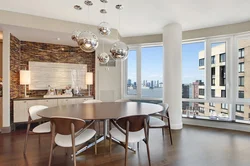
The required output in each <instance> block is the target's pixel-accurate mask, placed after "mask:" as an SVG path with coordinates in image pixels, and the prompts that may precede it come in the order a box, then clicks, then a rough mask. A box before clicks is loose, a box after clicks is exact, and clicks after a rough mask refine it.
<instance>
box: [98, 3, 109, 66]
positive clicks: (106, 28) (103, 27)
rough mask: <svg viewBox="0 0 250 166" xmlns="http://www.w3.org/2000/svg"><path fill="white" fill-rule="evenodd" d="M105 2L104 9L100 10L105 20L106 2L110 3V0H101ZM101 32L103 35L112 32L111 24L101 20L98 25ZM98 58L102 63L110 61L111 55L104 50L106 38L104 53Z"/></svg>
mask: <svg viewBox="0 0 250 166" xmlns="http://www.w3.org/2000/svg"><path fill="white" fill-rule="evenodd" d="M101 2H102V3H103V4H104V9H101V10H100V13H101V14H103V20H105V15H106V14H107V10H106V9H105V4H106V3H108V0H101ZM98 30H99V33H100V34H101V35H102V36H108V35H110V33H111V28H110V26H109V24H108V23H107V22H105V21H103V22H101V23H100V24H99V26H98ZM97 59H98V60H99V62H100V64H107V63H108V62H109V55H108V54H107V53H106V52H104V40H103V43H102V53H100V54H98V55H97Z"/></svg>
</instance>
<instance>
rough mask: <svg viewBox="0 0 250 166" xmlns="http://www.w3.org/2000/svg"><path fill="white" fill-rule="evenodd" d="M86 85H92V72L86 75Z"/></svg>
mask: <svg viewBox="0 0 250 166" xmlns="http://www.w3.org/2000/svg"><path fill="white" fill-rule="evenodd" d="M86 84H87V85H93V73H92V72H87V73H86Z"/></svg>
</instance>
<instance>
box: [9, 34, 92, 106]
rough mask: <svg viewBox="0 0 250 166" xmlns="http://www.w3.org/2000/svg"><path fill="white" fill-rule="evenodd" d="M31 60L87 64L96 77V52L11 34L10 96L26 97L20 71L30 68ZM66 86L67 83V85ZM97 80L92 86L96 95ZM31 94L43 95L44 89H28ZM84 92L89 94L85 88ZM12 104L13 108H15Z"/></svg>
mask: <svg viewBox="0 0 250 166" xmlns="http://www.w3.org/2000/svg"><path fill="white" fill-rule="evenodd" d="M29 61H37V62H55V63H75V64H87V67H88V71H91V72H93V75H94V76H93V77H94V78H95V52H92V53H86V52H83V51H82V50H81V49H80V48H79V47H71V46H65V45H56V44H47V43H36V42H27V41H20V40H19V39H18V38H16V37H15V36H13V35H11V36H10V77H11V80H10V97H11V99H13V98H17V97H24V86H23V85H20V81H19V71H20V70H23V69H25V68H26V69H28V63H29ZM65 86H66V85H65ZM94 88H95V80H94V84H93V86H91V92H92V95H93V96H95V94H94V92H95V89H94ZM27 94H28V95H30V96H43V95H45V94H46V91H44V90H32V91H31V90H30V91H29V90H28V87H27ZM84 94H86V95H87V94H88V91H87V90H84ZM12 105H13V104H11V110H13V109H12V108H13V107H12Z"/></svg>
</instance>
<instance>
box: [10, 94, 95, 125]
mask: <svg viewBox="0 0 250 166" xmlns="http://www.w3.org/2000/svg"><path fill="white" fill-rule="evenodd" d="M89 99H93V97H92V96H82V97H67V98H42V97H30V98H16V99H13V105H14V106H13V114H14V115H13V116H14V119H13V122H14V123H22V122H27V121H28V117H29V114H28V109H29V108H30V107H31V106H34V105H45V106H47V107H56V106H62V105H67V104H79V103H83V102H84V101H86V100H89Z"/></svg>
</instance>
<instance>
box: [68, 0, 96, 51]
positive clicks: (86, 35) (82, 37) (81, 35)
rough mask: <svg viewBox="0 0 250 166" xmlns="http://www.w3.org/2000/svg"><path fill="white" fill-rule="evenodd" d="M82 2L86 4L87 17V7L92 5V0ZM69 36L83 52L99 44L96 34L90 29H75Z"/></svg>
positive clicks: (91, 49)
mask: <svg viewBox="0 0 250 166" xmlns="http://www.w3.org/2000/svg"><path fill="white" fill-rule="evenodd" d="M84 3H85V5H87V6H88V17H89V7H90V6H92V5H93V2H92V1H90V0H85V1H84ZM88 20H89V19H88ZM71 38H72V40H73V41H75V42H77V44H78V46H79V47H80V48H81V49H82V50H83V51H85V52H94V51H95V50H96V48H97V47H98V44H99V42H98V38H97V36H96V35H95V34H94V33H92V32H90V31H82V32H80V31H75V32H73V34H72V36H71Z"/></svg>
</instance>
